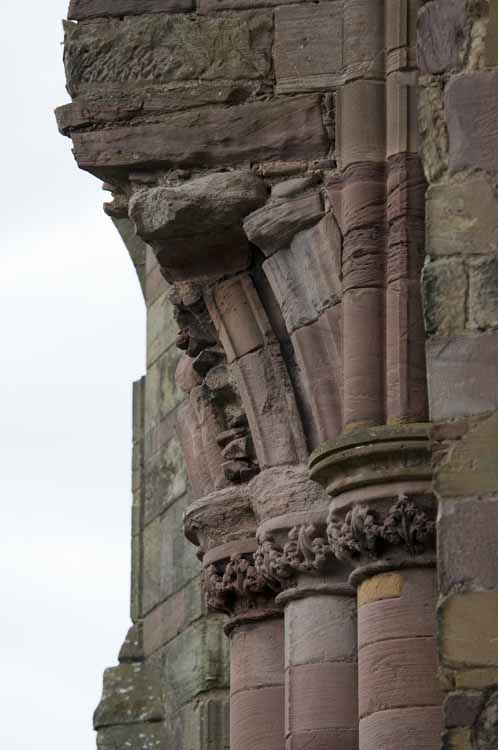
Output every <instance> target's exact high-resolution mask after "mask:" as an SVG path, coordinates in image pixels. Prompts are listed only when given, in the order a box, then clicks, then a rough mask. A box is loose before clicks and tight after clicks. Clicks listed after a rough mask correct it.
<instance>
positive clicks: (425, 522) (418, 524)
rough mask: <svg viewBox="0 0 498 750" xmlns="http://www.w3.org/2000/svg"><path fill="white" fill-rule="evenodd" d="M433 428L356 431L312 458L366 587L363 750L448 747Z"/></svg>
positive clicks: (361, 664) (361, 657)
mask: <svg viewBox="0 0 498 750" xmlns="http://www.w3.org/2000/svg"><path fill="white" fill-rule="evenodd" d="M429 429H430V426H429V425H423V424H414V425H405V426H403V427H398V428H389V427H376V428H371V429H369V430H364V431H359V430H358V431H356V432H355V433H351V434H350V435H347V436H343V437H342V438H340V439H339V440H337V441H335V442H334V443H329V444H325V445H324V446H322V447H321V448H320V449H319V450H318V451H316V452H315V453H314V454H313V455H312V457H311V459H310V467H311V474H312V477H313V478H315V479H316V480H317V481H319V482H320V483H321V484H322V485H323V486H325V487H326V488H327V491H328V493H329V495H330V496H331V498H332V503H331V506H330V514H329V524H328V529H327V531H328V541H329V544H330V547H331V549H332V551H333V552H334V554H335V555H336V557H337V558H339V559H341V560H349V561H350V562H351V563H352V564H353V566H354V571H353V573H352V575H351V577H350V582H351V583H352V584H354V585H357V586H358V649H359V652H358V693H359V717H360V724H359V740H360V741H359V747H360V750H399V748H402V749H403V750H439V747H440V733H441V727H442V711H441V700H442V696H441V693H440V690H439V687H438V684H437V658H436V654H437V651H436V637H435V634H436V582H435V515H436V507H435V500H434V497H433V495H432V491H431V474H432V470H431V451H430V444H429Z"/></svg>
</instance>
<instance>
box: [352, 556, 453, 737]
mask: <svg viewBox="0 0 498 750" xmlns="http://www.w3.org/2000/svg"><path fill="white" fill-rule="evenodd" d="M436 601H437V594H436V573H435V569H434V568H409V569H406V570H400V571H396V572H392V573H382V574H380V575H377V576H373V577H372V578H369V579H367V580H366V581H364V583H362V584H360V586H359V589H358V646H359V653H358V659H359V706H360V747H361V750H379V749H380V748H382V750H384V749H385V750H389V749H390V748H403V750H438V748H439V747H440V734H439V732H440V729H441V717H442V714H441V693H440V690H439V688H438V685H437V679H436V675H437V656H436V637H435V635H436V634H435V628H436V621H435V612H436Z"/></svg>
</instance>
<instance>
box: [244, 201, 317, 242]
mask: <svg viewBox="0 0 498 750" xmlns="http://www.w3.org/2000/svg"><path fill="white" fill-rule="evenodd" d="M323 213H324V207H323V200H322V198H321V196H320V193H318V192H311V193H309V192H308V193H305V194H304V195H299V196H295V197H291V198H289V199H287V200H285V201H270V202H269V203H267V204H266V205H265V206H263V207H262V208H260V209H258V210H257V211H254V213H252V214H249V216H247V217H246V219H245V221H244V231H245V233H246V235H247V236H248V237H249V239H250V241H251V242H252V243H253V244H254V245H257V246H258V247H259V248H260V249H261V250H262V251H263V252H264V253H265V255H266V256H269V255H271V254H272V253H274V252H275V251H276V250H279V249H281V248H285V247H288V246H289V244H290V243H291V241H292V239H293V237H295V235H297V233H298V232H301V231H302V230H304V229H306V227H309V226H310V225H312V224H314V223H316V222H317V221H318V220H319V219H320V218H321V217H322V216H323Z"/></svg>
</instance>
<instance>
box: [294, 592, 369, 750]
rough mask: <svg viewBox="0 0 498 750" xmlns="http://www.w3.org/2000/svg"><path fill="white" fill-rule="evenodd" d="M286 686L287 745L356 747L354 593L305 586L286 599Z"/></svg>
mask: <svg viewBox="0 0 498 750" xmlns="http://www.w3.org/2000/svg"><path fill="white" fill-rule="evenodd" d="M329 588H330V589H331V591H332V587H329ZM293 591H294V592H296V593H297V594H299V589H294V590H291V591H290V592H288V593H287V594H284V595H281V598H282V597H283V596H286V595H287V596H289V595H290V596H292V592H293ZM301 593H302V592H301ZM285 688H286V706H285V714H286V715H285V724H286V726H285V735H286V744H285V749H286V750H304V748H308V747H309V748H313V749H314V750H357V748H358V715H357V705H358V698H357V662H356V601H355V598H354V596H347V595H346V596H344V595H336V594H333V593H325V592H321V593H319V592H316V593H313V591H310V593H309V595H307V596H305V597H304V598H302V597H301V596H299V595H298V596H296V595H295V594H294V597H293V598H291V599H290V600H288V601H287V604H286V607H285Z"/></svg>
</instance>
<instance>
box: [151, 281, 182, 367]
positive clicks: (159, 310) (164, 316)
mask: <svg viewBox="0 0 498 750" xmlns="http://www.w3.org/2000/svg"><path fill="white" fill-rule="evenodd" d="M177 333H178V326H177V325H176V323H175V319H174V308H173V305H172V304H171V302H170V300H169V295H168V290H165V291H164V292H163V293H162V294H161V296H160V297H158V298H157V299H156V300H155V301H154V302H153V303H152V304H151V305H149V306H148V308H147V366H150V365H152V364H153V363H154V362H155V361H156V359H157V358H158V357H160V356H161V354H163V353H164V352H165V351H166V349H169V347H170V346H173V344H174V343H175V339H176V336H177Z"/></svg>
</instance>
